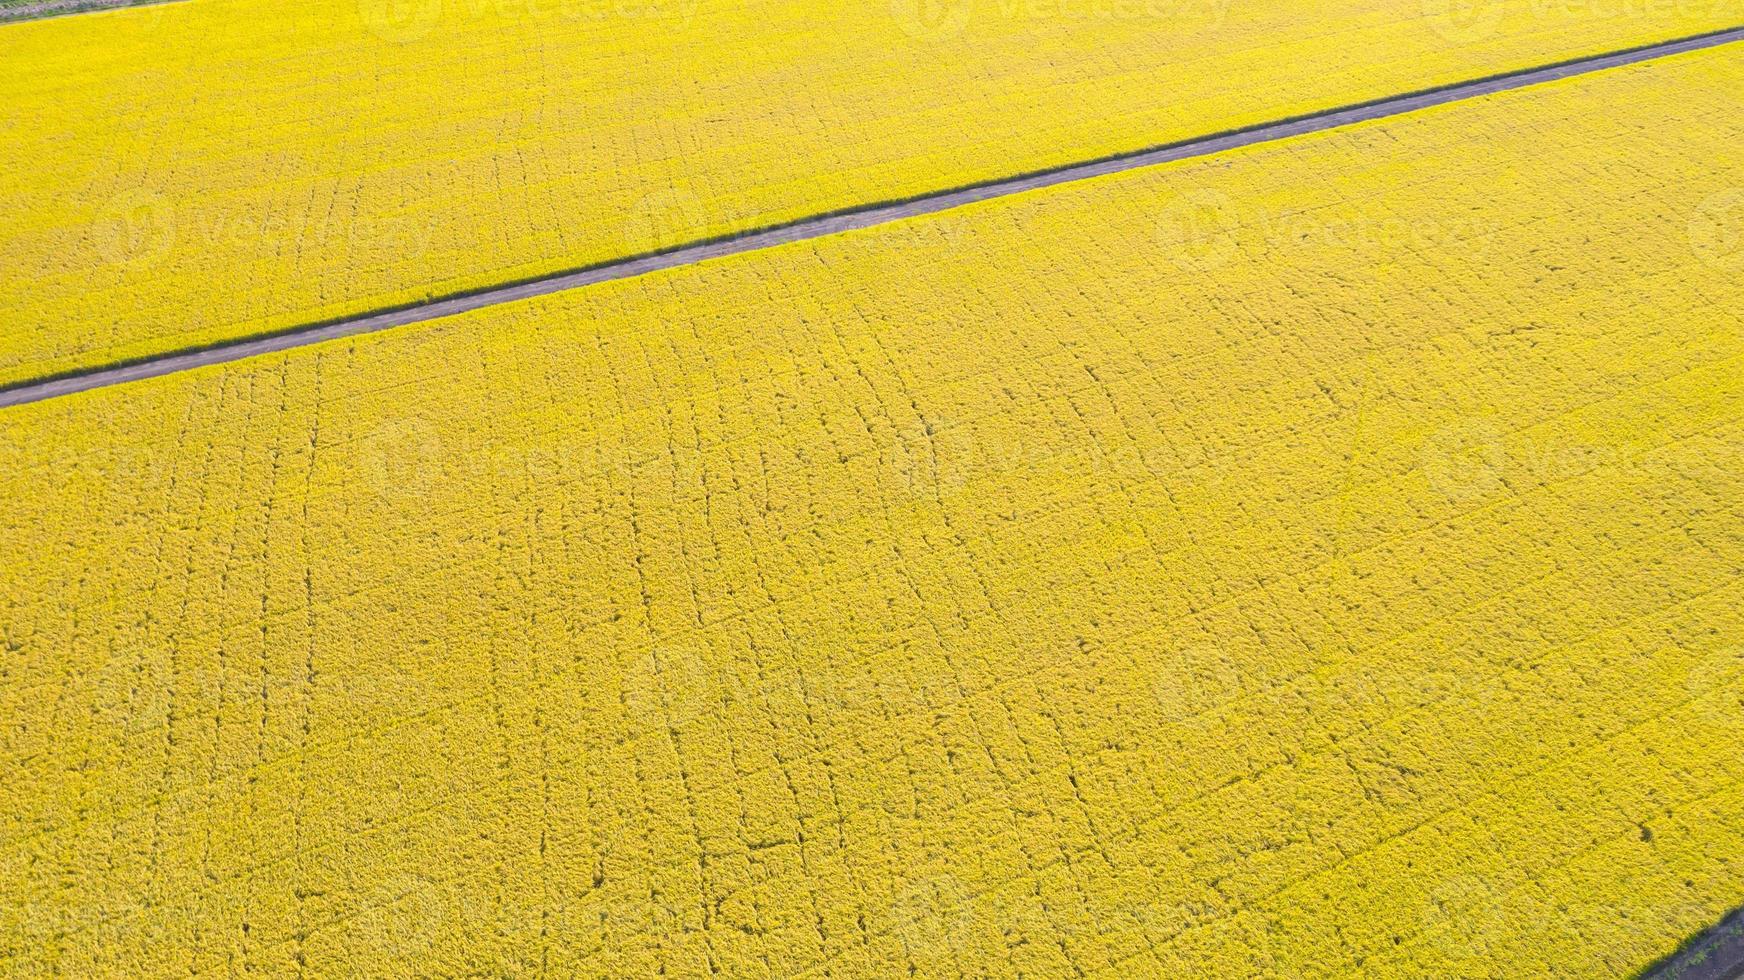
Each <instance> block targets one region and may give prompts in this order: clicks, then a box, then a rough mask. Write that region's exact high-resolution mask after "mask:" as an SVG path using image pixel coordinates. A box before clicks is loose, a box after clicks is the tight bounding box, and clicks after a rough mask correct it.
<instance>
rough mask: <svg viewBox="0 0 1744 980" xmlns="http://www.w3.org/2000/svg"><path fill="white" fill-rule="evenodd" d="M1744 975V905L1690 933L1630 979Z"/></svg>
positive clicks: (1705, 979) (1715, 979) (1707, 979)
mask: <svg viewBox="0 0 1744 980" xmlns="http://www.w3.org/2000/svg"><path fill="white" fill-rule="evenodd" d="M1741 976H1744V908H1738V909H1734V910H1733V911H1732V913H1731V914H1730V915H1727V916H1726V917H1725V918H1724V919H1721V920H1720V923H1719V924H1718V925H1716V926H1714V927H1713V928H1712V929H1707V930H1705V931H1703V932H1700V933H1697V934H1696V935H1694V936H1691V937H1690V938H1689V939H1688V940H1686V941H1685V942H1684V944H1683V945H1682V946H1680V947H1678V949H1677V951H1676V952H1674V953H1672V954H1671V955H1670V956H1667V957H1665V958H1664V959H1662V960H1660V961H1659V962H1657V963H1654V964H1652V965H1651V966H1648V967H1647V968H1646V969H1644V970H1642V971H1641V972H1640V973H1637V974H1636V975H1635V976H1634V978H1632V980H1736V978H1738V977H1741Z"/></svg>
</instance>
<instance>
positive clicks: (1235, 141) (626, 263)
mask: <svg viewBox="0 0 1744 980" xmlns="http://www.w3.org/2000/svg"><path fill="white" fill-rule="evenodd" d="M1738 41H1744V26H1738V27H1731V28H1726V29H1724V30H1719V31H1710V32H1707V33H1704V34H1698V35H1694V36H1690V37H1684V38H1678V39H1675V40H1671V41H1662V42H1658V43H1654V44H1647V45H1641V46H1639V47H1633V48H1627V49H1624V50H1621V51H1613V52H1609V53H1606V54H1598V55H1590V56H1587V57H1582V58H1573V59H1569V60H1566V61H1560V62H1556V63H1554V64H1549V65H1543V66H1540V67H1537V68H1527V69H1522V70H1519V71H1512V72H1506V73H1503V74H1498V75H1490V76H1486V77H1484V78H1478V79H1473V80H1470V81H1465V82H1455V83H1452V84H1448V85H1441V86H1437V87H1434V88H1429V89H1422V90H1420V91H1416V92H1410V93H1406V94H1404V95H1396V96H1388V97H1386V98H1381V99H1374V100H1370V101H1367V102H1360V103H1355V104H1352V105H1347V106H1342V107H1339V108H1336V109H1327V110H1323V111H1321V112H1315V113H1309V114H1306V115H1301V116H1294V117H1290V118H1287V119H1280V120H1276V121H1273V122H1269V123H1261V124H1258V125H1254V126H1248V127H1243V128H1241V129H1235V130H1229V131H1227V132H1222V133H1216V134H1213V135H1209V136H1200V137H1195V138H1193V139H1189V140H1183V141H1180V142H1176V143H1169V144H1165V145H1162V146H1155V147H1151V148H1148V149H1144V150H1137V151H1133V152H1130V153H1122V154H1118V155H1114V156H1109V157H1103V158H1100V159H1095V160H1087V161H1083V162H1080V163H1074V164H1067V165H1065V166H1061V167H1055V168H1050V169H1047V170H1042V171H1036V172H1032V173H1027V174H1019V175H1017V176H1013V177H1002V178H998V179H996V180H990V181H984V182H981V183H976V184H971V185H967V186H963V187H957V188H953V189H949V190H942V191H934V192H930V193H927V194H923V195H919V196H917V197H912V198H907V199H903V200H898V201H884V202H877V203H872V204H865V205H857V206H854V207H852V208H847V209H843V210H840V211H834V212H828V213H824V214H819V215H813V216H811V217H807V218H801V219H798V220H795V221H790V222H786V223H783V224H779V225H772V226H767V227H763V228H758V229H753V230H750V231H745V232H739V233H735V234H731V235H726V236H721V237H719V238H714V239H708V240H704V241H698V242H693V243H691V244H688V245H682V246H678V247H675V248H671V249H665V250H662V251H658V252H652V253H645V254H642V255H636V256H629V257H625V258H619V259H612V260H609V261H607V262H603V263H598V264H595V265H591V266H587V267H584V268H580V269H573V270H570V271H566V272H559V273H553V274H549V275H543V276H539V277H536V278H533V279H528V280H522V281H518V282H510V283H503V284H499V285H496V286H489V287H486V288H483V289H478V290H472V291H468V292H465V293H459V294H455V295H451V296H446V297H441V298H437V299H431V300H426V301H423V302H419V303H416V304H411V305H408V306H402V307H396V308H392V309H387V310H381V311H377V312H373V313H364V314H358V315H354V316H348V317H344V318H340V319H336V320H329V321H324V322H320V323H312V324H306V325H303V326H299V327H293V328H291V329H289V330H284V331H278V332H275V333H272V334H269V335H265V336H256V337H253V338H244V339H240V340H231V341H224V342H221V343H218V344H213V345H209V346H205V347H201V348H197V349H185V350H181V351H176V352H172V353H168V354H161V355H154V356H152V357H149V358H142V359H139V360H136V361H132V362H128V363H123V364H113V365H109V366H105V367H101V368H94V369H88V370H81V371H76V372H69V373H66V374H64V375H58V376H52V377H48V378H41V379H36V380H32V381H26V382H21V383H18V384H15V385H12V386H9V387H5V388H0V408H8V407H12V406H15V405H24V404H28V403H30V402H37V401H43V400H45V399H50V398H58V397H62V396H65V395H72V394H77V393H79V392H83V391H91V390H93V389H97V388H107V387H110V386H112V385H118V384H125V383H126V382H129V381H138V380H142V379H145V378H154V377H159V376H162V375H166V374H174V373H177V372H180V371H186V370H190V369H193V368H199V367H206V366H210V365H215V364H225V363H228V362H231V361H238V360H242V359H244V358H248V357H256V356H259V355H263V354H272V353H277V352H281V351H286V350H290V349H293V348H296V347H302V346H305V345H308V344H315V343H320V342H322V341H327V340H338V339H341V338H344V337H353V336H357V335H359V334H366V333H374V332H376V331H379V330H387V329H390V328H392V327H401V326H407V325H409V324H414V323H422V322H425V321H428V320H436V319H441V318H443V317H449V316H455V315H457V314H461V313H467V312H471V311H473V310H478V309H483V308H484V307H487V306H496V305H498V304H500V303H510V302H514V301H516V300H522V299H529V298H532V297H535V296H544V295H548V294H550V293H557V292H563V291H566V290H570V289H578V288H580V287H583V286H591V285H595V284H598V283H602V282H610V281H612V280H614V279H627V278H630V277H633V276H640V275H645V274H647V273H650V272H658V271H661V270H664V269H673V268H677V267H680V266H685V265H691V264H693V263H697V262H702V261H705V260H708V259H713V258H720V257H722V256H727V255H737V254H741V253H744V252H754V251H759V250H761V249H766V248H771V247H773V246H776V245H784V244H787V243H790V242H798V241H805V240H807V239H811V238H820V237H823V236H826V235H834V234H839V233H841V232H846V231H854V230H857V229H861V228H870V227H873V226H876V225H881V224H886V223H888V222H892V221H898V220H901V219H903V218H912V217H917V216H920V215H926V214H933V213H936V212H939V211H945V210H949V209H951V208H956V207H961V206H963V205H966V204H974V203H976V202H979V201H986V200H990V199H993V198H997V197H1004V196H1006V195H1010V194H1020V193H1023V192H1025V191H1032V190H1037V189H1040V188H1044V187H1052V186H1055V185H1057V184H1067V183H1072V182H1075V181H1080V180H1086V179H1088V178H1091V177H1100V176H1104V175H1106V174H1113V173H1119V172H1121V171H1126V170H1137V169H1140V168H1143V167H1152V166H1157V165H1159V164H1164V163H1173V162H1175V161H1178V160H1189V159H1193V158H1195V157H1204V156H1210V155H1213V154H1217V153H1222V152H1225V151H1228V150H1233V149H1237V148H1239V147H1244V146H1253V145H1255V144H1260V143H1269V142H1273V141H1275V140H1282V139H1288V138H1289V137H1292V136H1301V135H1304V134H1307V133H1317V132H1323V131H1325V130H1331V129H1338V128H1341V127H1345V126H1351V125H1354V124H1356V123H1361V122H1367V121H1370V120H1375V119H1385V118H1387V117H1389V116H1397V115H1402V114H1404V113H1409V112H1416V111H1418V110H1421V109H1428V108H1432V107H1434V106H1439V105H1446V104H1448V103H1452V102H1461V101H1464V100H1467V99H1474V98H1479V97H1482V96H1486V95H1493V94H1496V93H1498V92H1506V91H1510V90H1513V89H1519V88H1526V87H1528V86H1532V85H1538V84H1542V83H1545V82H1552V81H1556V80H1558V79H1563V78H1571V77H1574V76H1577V75H1584V74H1589V73H1592V72H1598V71H1604V70H1606V69H1610V68H1620V67H1623V66H1625V65H1631V64H1636V63H1639V62H1643V61H1651V60H1654V59H1658V58H1664V57H1669V56H1671V55H1677V54H1683V53H1685V52H1690V51H1699V50H1702V49H1704V48H1712V47H1718V46H1720V45H1723V44H1730V43H1734V42H1738Z"/></svg>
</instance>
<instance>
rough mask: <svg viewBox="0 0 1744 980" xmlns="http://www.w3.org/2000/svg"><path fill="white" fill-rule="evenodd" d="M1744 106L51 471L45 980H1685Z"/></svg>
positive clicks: (1700, 102)
mask: <svg viewBox="0 0 1744 980" xmlns="http://www.w3.org/2000/svg"><path fill="white" fill-rule="evenodd" d="M1741 87H1744V64H1741V63H1740V61H1739V59H1738V58H1737V57H1736V55H1735V54H1732V53H1730V52H1726V51H1713V52H1707V53H1702V54H1696V55H1689V56H1683V57H1679V58H1675V59H1666V60H1663V61H1659V62H1655V63H1652V64H1647V65H1638V66H1634V67H1631V68H1628V69H1623V70H1617V71H1611V72H1605V73H1601V74H1598V75H1593V76H1588V77H1583V78H1579V79H1573V80H1569V81H1566V82H1562V83H1558V84H1555V85H1549V86H1544V87H1541V88H1535V89H1532V90H1524V91H1517V92H1513V93H1509V94H1506V95H1502V96H1497V97H1492V98H1488V99H1483V100H1477V101H1472V102H1467V103H1461V104H1457V105H1451V106H1445V107H1442V108H1439V109H1435V110H1431V111H1427V112H1423V113H1419V114H1414V115H1410V116H1405V117H1399V118H1395V119H1392V120H1387V121H1384V122H1380V123H1371V124H1366V125H1362V126H1358V127H1353V128H1350V129H1345V130H1339V131H1335V132H1329V133H1322V134H1318V135H1314V136H1309V137H1303V138H1298V139H1295V140H1291V141H1286V142H1281V143H1275V144H1268V145H1264V146H1258V147H1253V148H1250V149H1247V150H1243V151H1239V152H1235V153H1231V154H1228V155H1226V156H1220V157H1218V158H1215V159H1208V160H1201V161H1195V162H1189V163H1184V164H1179V165H1173V166H1169V167H1165V168H1157V169H1152V170H1145V171H1135V172H1129V173H1125V174H1119V175H1115V176H1112V177H1107V178H1101V179H1098V180H1094V181H1088V182H1084V183H1080V184H1074V185H1069V186H1064V187H1058V188H1054V189H1051V190H1048V191H1044V192H1038V193H1031V194H1026V195H1020V196H1016V197H1009V198H1004V199H1000V200H996V201H990V202H987V203H984V204H980V205H976V206H973V207H970V208H965V209H961V210H958V211H953V212H949V213H945V214H940V215H935V216H931V217H927V218H922V219H915V220H911V221H906V222H902V223H898V224H893V225H888V226H884V227H880V228H875V229H870V230H867V231H862V232H856V233H852V234H847V235H842V236H834V237H830V238H825V239H818V240H815V241H811V242H807V243H801V244H797V245H792V246H786V247H782V248H777V249H772V250H768V251H763V252H758V253H751V254H745V255H740V256H735V257H732V258H728V259H724V260H720V261H714V262H709V263H704V264H702V265H698V266H692V267H686V268H682V269H677V270H672V271H668V272H664V273H660V274H656V275H651V276H647V277H644V278H640V279H634V280H623V281H618V282H614V283H609V284H605V285H602V286H600V287H597V288H591V289H586V290H580V291H575V292H570V293H565V294H560V295H555V296H550V297H546V298H543V299H540V300H536V301H531V302H526V303H521V304H515V305H509V306H501V307H495V308H492V309H488V310H484V311H480V312H477V313H474V314H469V315H466V316H463V317H457V318H454V319H451V320H446V321H440V322H435V323H430V324H424V325H421V326H418V327H413V328H407V329H403V330H397V331H390V332H387V333H381V334H375V335H370V336H367V337H363V338H357V339H355V340H350V341H343V342H337V343H332V344H327V345H321V346H316V347H311V348H305V349H300V350H297V351H294V352H292V353H289V354H285V355H280V356H273V357H270V358H262V359H257V360H252V361H246V362H240V363H236V364H231V365H227V366H223V367H217V368H211V369H202V370H198V371H192V372H187V373H183V374H177V375H172V376H168V377H164V378H159V379H155V380H152V381H149V382H143V383H138V384H131V385H125V386H120V387H115V388H109V389H104V390H100V391H96V392H90V393H86V394H83V395H78V396H73V397H69V398H65V399H60V400H55V401H49V402H43V403H38V404H35V405H29V406H25V407H22V408H19V409H14V410H8V411H6V412H4V413H0V467H4V470H5V472H7V473H8V474H9V475H10V478H9V479H8V480H7V481H6V484H5V488H4V490H3V491H0V531H3V532H4V535H5V540H6V541H7V542H8V543H9V545H10V546H9V547H8V549H7V551H8V561H6V562H5V563H3V564H0V629H3V635H0V641H3V653H4V657H5V660H4V665H5V666H4V672H3V673H0V699H3V708H0V711H3V716H4V717H6V718H7V719H8V720H9V725H8V726H7V727H6V728H5V729H4V730H0V759H3V760H4V761H3V762H0V958H3V960H0V971H4V972H5V973H7V974H10V975H21V976H29V975H38V974H46V973H51V972H58V973H64V974H67V975H77V976H99V975H124V974H125V975H157V974H171V973H183V972H193V971H198V972H222V973H226V974H228V973H238V972H247V971H257V972H267V973H291V972H293V971H295V972H306V973H308V974H309V975H316V976H326V975H374V976H403V975H407V974H409V973H411V972H414V971H420V972H426V973H439V974H444V975H453V974H468V975H483V974H488V975H503V976H507V975H523V974H526V975H530V974H534V973H540V974H543V973H546V972H550V973H562V974H572V973H574V974H580V975H584V976H599V977H633V976H648V975H654V974H655V973H657V972H664V973H665V974H667V975H672V976H700V975H706V974H709V973H711V972H718V973H720V974H724V975H727V976H807V977H822V976H888V975H901V974H902V973H904V972H905V971H907V972H911V973H912V974H913V975H916V976H927V977H937V976H959V975H962V976H1018V975H1026V976H1062V975H1086V976H1152V975H1155V976H1219V975H1228V976H1241V975H1268V976H1322V975H1335V974H1336V975H1366V976H1401V977H1404V976H1413V977H1420V976H1437V977H1456V976H1457V977H1478V976H1485V977H1489V976H1494V977H1510V978H1512V977H1524V976H1538V975H1563V976H1571V977H1594V976H1620V975H1626V974H1628V973H1630V972H1631V971H1633V970H1636V969H1639V968H1640V967H1642V966H1644V965H1646V964H1647V963H1649V962H1651V961H1652V960H1654V959H1655V958H1656V957H1659V956H1661V955H1663V954H1665V953H1666V952H1668V951H1670V950H1671V949H1672V948H1673V947H1675V945H1676V944H1677V943H1678V942H1679V941H1680V940H1681V939H1682V938H1683V937H1685V936H1687V935H1688V934H1690V933H1692V932H1694V931H1696V930H1698V929H1700V928H1702V927H1704V926H1706V925H1707V924H1709V923H1710V922H1712V921H1714V920H1715V919H1717V918H1718V917H1719V915H1720V914H1721V913H1722V912H1723V911H1724V910H1725V909H1727V908H1730V907H1732V906H1735V905H1738V904H1740V903H1741V902H1744V875H1740V873H1739V872H1740V865H1739V862H1740V860H1744V846H1741V844H1744V816H1741V815H1744V703H1740V697H1739V694H1740V690H1741V689H1744V614H1741V610H1744V578H1741V576H1744V523H1741V521H1740V516H1741V510H1744V465H1741V464H1744V317H1741V311H1744V277H1740V276H1739V275H1738V274H1737V273H1738V270H1739V267H1740V266H1741V265H1744V241H1741V236H1740V235H1739V222H1740V220H1741V219H1744V207H1741V205H1744V192H1741V191H1740V188H1744V117H1740V116H1739V115H1738V113H1737V112H1736V109H1735V104H1734V103H1735V98H1734V97H1735V94H1736V93H1737V92H1738V91H1740V89H1741Z"/></svg>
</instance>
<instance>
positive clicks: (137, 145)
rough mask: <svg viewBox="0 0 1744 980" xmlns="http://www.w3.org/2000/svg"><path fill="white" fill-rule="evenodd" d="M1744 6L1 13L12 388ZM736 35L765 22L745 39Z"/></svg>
mask: <svg viewBox="0 0 1744 980" xmlns="http://www.w3.org/2000/svg"><path fill="white" fill-rule="evenodd" d="M1738 6H1739V5H1738V2H1737V0H1699V2H1679V3H1628V2H1625V3H1592V2H1560V3H1552V2H1546V0H1478V2H1466V0H1381V2H1375V0H1361V2H1359V0H1331V2H1314V3H1305V2H1297V3H1230V2H1228V0H942V2H935V0H874V2H872V3H867V4H821V3H789V2H775V0H736V2H733V3H726V2H720V0H525V2H522V0H312V2H306V3H269V2H265V0H193V2H188V3H180V4H169V5H163V6H153V7H148V8H140V9H135V10H126V11H119V12H112V13H104V14H99V15H92V16H83V17H74V18H67V19H61V20H45V21H36V22H30V23H24V24H13V25H0V158H4V159H8V160H18V161H30V165H29V166H27V167H13V168H6V170H5V171H4V172H3V173H0V206H3V207H4V210H5V212H6V213H7V214H8V215H9V216H10V220H8V221H6V222H5V223H4V225H3V226H0V316H3V317H4V318H5V321H6V329H5V330H4V331H3V332H0V385H5V384H11V383H16V382H20V381H24V380H29V379H33V378H41V377H44V376H49V375H54V374H58V373H64V372H68V371H75V370H79V369H87V368H91V367H94V366H100V365H105V364H110V363H115V362H119V361H127V360H133V359H137V358H140V357H145V356H150V355H154V354H161V353H163V352H165V351H169V350H178V349H183V348H188V347H197V346H203V345H207V344H210V343H213V342H218V341H223V340H228V339H235V338H238V337H242V336H247V335H253V334H257V333H262V332H270V331H275V330H280V329H284V328H288V327H293V326H299V325H304V324H308V323H312V322H319V321H324V320H327V319H331V318H335V317H340V316H346V315H352V314H356V313H358V312H362V311H369V310H375V309H380V308H385V307H390V306H395V305H401V304H405V303H409V302H414V301H417V300H420V299H423V298H426V297H428V296H431V295H443V294H449V293H454V292H460V291H465V290H470V289H475V288H478V287H481V286H485V285H491V284H496V283H500V282H503V281H505V280H513V279H517V278H523V277H531V276H536V275H540V274H545V273H549V272H552V271H555V270H561V269H566V268H571V267H576V266H581V265H585V264H589V263H594V262H599V261H602V260H608V259H612V258H617V257H621V256H623V255H626V254H632V253H638V252H642V251H646V250H650V249H657V248H662V247H667V246H671V245H674V244H677V243H680V242H685V241H690V240H694V239H699V238H707V237H711V236H715V235H719V234H723V233H728V232H732V231H738V230H744V229H746V228H748V227H754V226H759V225H764V224H769V223H775V222H781V221H786V220H790V219H793V218H797V217H800V216H804V215H810V214H815V213H818V212H822V211H828V210H832V209H836V208H843V207H849V206H853V205H860V204H866V203H870V202H875V201H881V200H889V199H896V198H903V197H908V196H912V195H915V194H920V193H925V192H929V191H935V190H938V189H941V188H944V187H950V186H954V185H959V184H964V183H969V182H973V181H978V180H985V179H990V178H997V177H1003V176H1008V175H1010V174H1012V173H1015V172H1022V171H1026V170H1030V169H1035V168H1044V167H1050V166H1056V165H1060V164H1064V163H1068V162H1072V161H1076V160H1081V159H1086V158H1091V157H1097V156H1101V155H1104V154H1109V153H1115V152H1119V151H1124V150H1132V149H1135V148H1139V147H1143V146H1147V145H1152V144H1156V143H1161V142H1166V141H1171V140H1178V139H1183V138H1187V137H1193V136H1199V135H1204V134H1206V133H1209V132H1214V131H1218V130H1222V129H1225V128H1229V127H1235V126H1241V125H1247V124H1252V123H1256V122H1260V121H1265V120H1271V119H1276V118H1280V117H1283V116H1289V115H1294V114H1298V113H1303V112H1308V111H1313V110H1316V109H1322V108H1326V107H1329V106H1335V105H1341V104H1346V103H1350V102H1355V101H1360V100H1364V99H1370V98H1375V97H1379V96H1386V95H1392V94H1395V93H1398V92H1401V91H1408V90H1412V89H1416V88H1421V87H1425V86H1430V85H1436V84H1442V83H1447V82H1452V81H1458V80H1463V79H1468V78H1472V77H1475V76H1480V75H1485V74H1489V73H1493V72H1497V71H1504V70H1510V69H1518V68H1522V67H1526V66H1531V65H1537V64H1541V63H1544V62H1549V61H1555V60H1559V59H1563V58H1568V57H1573V56H1577V55H1582V54H1587V53H1592V52H1597V51H1606V50H1612V49H1616V48H1620V47H1625V46H1629V45H1633V44H1641V43H1646V42H1651V41H1656V40H1662V39H1665V38H1669V37H1675V36H1680V35H1684V34H1690V33H1695V32H1698V31H1703V30H1710V29H1715V28H1720V27H1726V26H1732V25H1733V24H1734V23H1735V22H1738V21H1741V20H1744V12H1741V11H1740V10H1739V9H1738ZM723 39H733V41H732V43H726V42H725V41H724V40H723Z"/></svg>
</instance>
